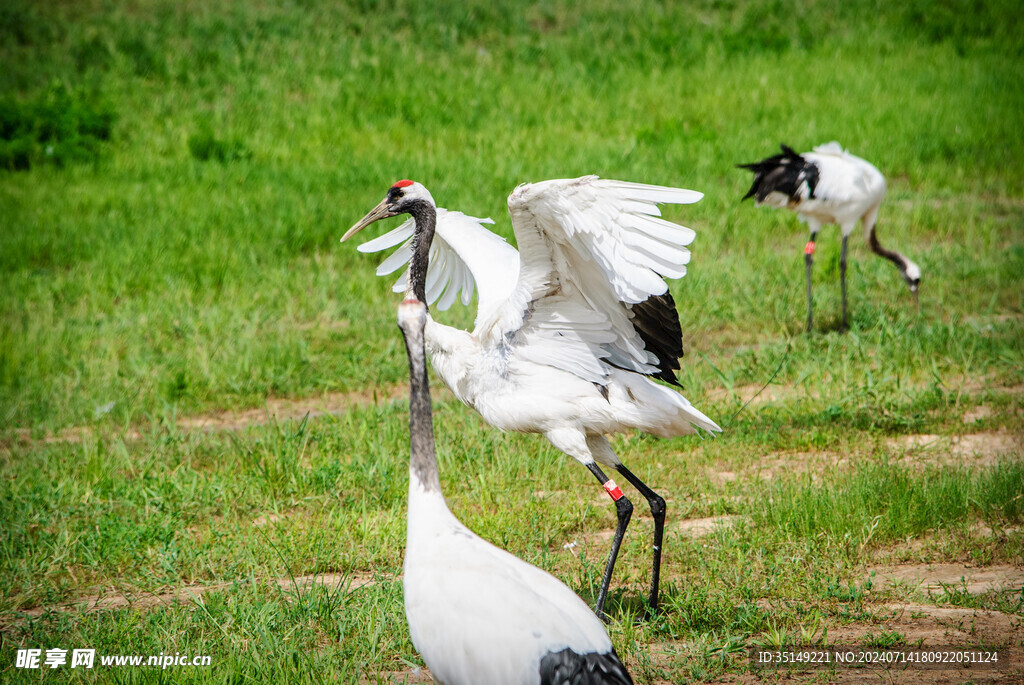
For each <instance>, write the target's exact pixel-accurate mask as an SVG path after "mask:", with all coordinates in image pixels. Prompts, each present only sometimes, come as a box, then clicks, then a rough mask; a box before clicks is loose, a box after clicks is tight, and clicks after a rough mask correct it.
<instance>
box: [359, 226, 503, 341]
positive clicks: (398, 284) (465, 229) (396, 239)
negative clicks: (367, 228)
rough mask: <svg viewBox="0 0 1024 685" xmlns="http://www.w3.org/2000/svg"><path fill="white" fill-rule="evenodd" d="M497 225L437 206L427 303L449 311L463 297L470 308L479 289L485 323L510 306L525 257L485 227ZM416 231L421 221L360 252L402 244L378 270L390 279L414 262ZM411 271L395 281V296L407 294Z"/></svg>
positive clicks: (377, 250)
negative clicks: (499, 308) (506, 301)
mask: <svg viewBox="0 0 1024 685" xmlns="http://www.w3.org/2000/svg"><path fill="white" fill-rule="evenodd" d="M493 223H494V221H492V220H491V219H478V218H476V217H472V216H467V215H465V214H463V213H462V212H450V211H448V210H445V209H442V208H440V207H438V208H437V227H436V229H435V234H434V241H433V242H432V243H431V245H430V257H429V261H428V266H427V284H426V294H427V304H429V305H432V304H434V303H435V302H437V306H438V308H439V309H441V310H442V311H443V310H446V309H448V308H449V307H451V306H452V304H453V303H454V302H455V299H456V298H457V297H459V296H460V294H461V300H462V304H464V305H468V304H469V303H470V301H471V300H472V299H473V289H474V286H475V287H476V288H477V290H478V291H479V304H478V307H477V320H478V321H479V320H480V318H481V317H482V316H489V315H490V313H491V312H493V310H494V309H496V308H498V307H500V306H502V305H503V304H504V303H505V300H507V299H508V296H509V293H510V292H511V291H512V288H513V287H514V286H515V282H516V276H517V275H518V274H519V253H518V252H516V249H515V248H514V247H512V246H511V245H509V244H508V243H507V242H505V239H504V238H502V237H501V236H499V235H497V234H495V233H492V232H491V231H489V230H488V229H486V228H484V227H483V224H493ZM414 231H415V222H414V221H413V220H412V219H409V220H407V221H405V222H404V223H402V224H401V225H400V226H399V227H398V228H396V229H394V230H393V231H390V232H388V233H385V234H384V235H382V236H380V237H379V238H375V239H374V240H371V241H369V242H366V243H363V244H362V245H360V246H359V247H358V248H357V249H358V250H359V251H360V252H380V251H381V250H386V249H388V248H391V247H394V246H395V245H399V244H401V245H400V247H399V248H398V249H397V250H395V251H394V252H393V253H391V255H390V256H388V258H387V259H385V260H384V261H383V262H381V264H380V266H378V267H377V275H378V276H386V275H388V274H391V273H394V272H395V271H398V270H399V269H401V268H402V267H404V266H406V265H407V264H408V263H409V260H410V259H411V258H412V244H411V243H412V236H413V232H414ZM407 273H408V271H403V272H402V275H401V276H399V277H398V280H397V281H395V284H394V287H393V289H394V291H395V292H402V291H403V290H405V279H406V274H407Z"/></svg>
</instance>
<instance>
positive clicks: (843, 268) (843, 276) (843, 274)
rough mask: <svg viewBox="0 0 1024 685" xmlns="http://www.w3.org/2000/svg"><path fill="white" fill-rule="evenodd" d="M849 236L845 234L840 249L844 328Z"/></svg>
mask: <svg viewBox="0 0 1024 685" xmlns="http://www.w3.org/2000/svg"><path fill="white" fill-rule="evenodd" d="M848 239H849V236H847V235H844V236H843V247H842V248H841V249H840V250H839V289H840V290H841V291H842V293H843V330H846V329H847V323H846V243H847V241H848Z"/></svg>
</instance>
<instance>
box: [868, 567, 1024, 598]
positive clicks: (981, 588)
mask: <svg viewBox="0 0 1024 685" xmlns="http://www.w3.org/2000/svg"><path fill="white" fill-rule="evenodd" d="M868 572H874V573H875V578H874V580H873V583H874V587H876V588H877V589H879V590H884V589H887V588H890V587H909V588H912V589H920V590H925V591H933V590H935V591H942V588H943V587H944V586H947V587H951V588H954V589H957V590H963V591H966V592H967V593H969V594H972V595H978V594H982V593H984V592H989V591H992V590H995V591H1001V590H1020V589H1021V588H1024V568H1017V567H1014V566H1009V565H998V566H980V567H979V566H973V567H972V566H967V565H966V564H904V565H900V566H876V567H871V568H869V569H868Z"/></svg>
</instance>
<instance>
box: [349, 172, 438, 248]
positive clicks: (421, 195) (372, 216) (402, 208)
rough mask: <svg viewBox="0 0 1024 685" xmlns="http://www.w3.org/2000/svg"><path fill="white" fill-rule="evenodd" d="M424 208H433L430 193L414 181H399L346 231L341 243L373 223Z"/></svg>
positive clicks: (413, 212)
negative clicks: (377, 203)
mask: <svg viewBox="0 0 1024 685" xmlns="http://www.w3.org/2000/svg"><path fill="white" fill-rule="evenodd" d="M426 206H430V207H434V206H435V205H434V198H433V197H431V196H430V191H428V190H427V189H426V188H424V187H423V185H422V184H420V183H416V182H414V181H399V182H398V183H396V184H395V185H393V186H391V187H390V188H388V194H387V195H386V196H385V197H384V199H383V200H381V203H380V204H379V205H377V206H376V207H374V208H373V209H371V210H370V213H369V214H367V215H366V216H364V217H363V218H362V219H360V220H359V222H358V223H356V225H355V226H353V227H352V228H350V229H348V232H347V233H345V235H344V236H342V238H341V242H345V241H346V240H348V239H349V238H351V237H352V236H354V235H355V234H356V233H359V231H361V230H363V229H364V228H366V227H367V226H369V225H370V224H372V223H373V222H375V221H380V220H381V219H387V218H388V217H390V216H398V215H399V214H415V212H416V211H417V209H420V208H425V207H426Z"/></svg>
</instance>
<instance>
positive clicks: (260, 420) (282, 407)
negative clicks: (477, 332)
mask: <svg viewBox="0 0 1024 685" xmlns="http://www.w3.org/2000/svg"><path fill="white" fill-rule="evenodd" d="M407 392H408V390H407V388H406V386H405V385H392V386H384V387H380V388H375V389H373V390H372V391H369V392H367V391H363V392H345V393H342V392H336V393H327V394H325V395H321V396H319V397H307V398H302V399H288V398H271V399H268V400H267V401H266V403H265V404H264V406H262V407H257V408H253V409H239V410H221V411H214V412H209V413H207V414H199V415H197V416H185V417H181V418H179V419H178V420H177V421H176V425H177V427H178V428H179V429H180V430H183V431H220V430H241V429H244V428H249V427H250V426H260V425H264V424H267V423H271V422H273V421H297V420H300V419H303V418H305V417H306V416H309V417H310V418H315V417H318V416H327V415H332V416H340V415H342V414H344V413H345V412H346V411H348V410H349V409H351V408H352V407H358V406H367V405H371V404H379V403H381V402H391V401H394V400H397V399H400V398H402V397H404V396H405V394H406V393H407ZM95 434H96V430H95V429H93V428H92V427H90V426H78V427H75V428H67V429H65V430H62V431H58V432H57V433H51V434H49V435H46V436H44V437H42V438H41V439H39V440H35V439H33V437H32V432H31V431H30V430H29V429H27V428H21V429H18V430H17V432H16V435H17V439H18V441H19V442H21V443H22V444H30V443H32V442H41V443H43V444H52V443H58V442H70V443H80V442H83V441H84V440H88V439H90V438H92V437H93V436H94V435H95ZM121 437H122V438H123V439H125V440H139V439H140V438H141V437H142V433H141V432H140V431H139V430H138V429H129V430H127V431H125V432H124V433H122V434H121Z"/></svg>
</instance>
